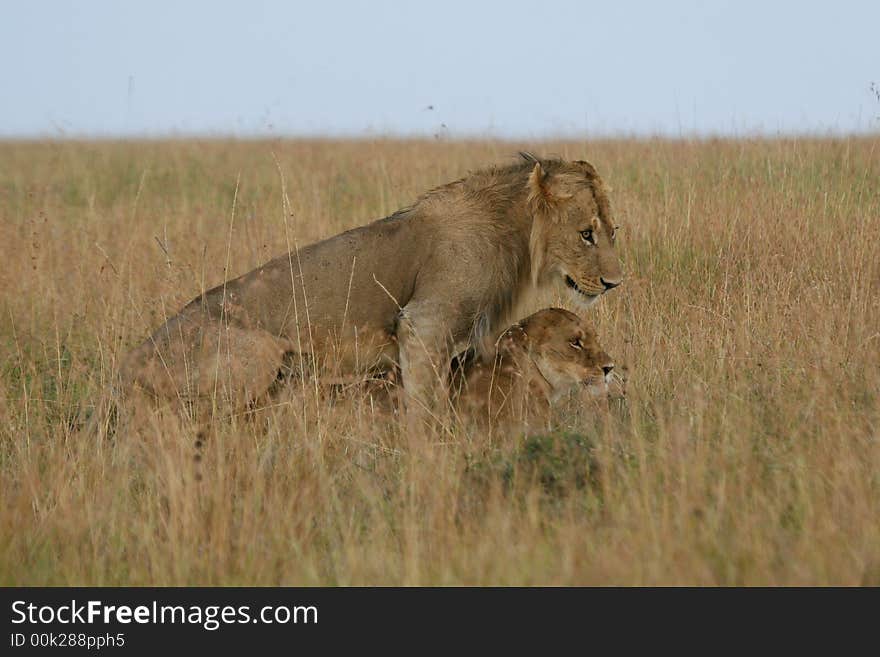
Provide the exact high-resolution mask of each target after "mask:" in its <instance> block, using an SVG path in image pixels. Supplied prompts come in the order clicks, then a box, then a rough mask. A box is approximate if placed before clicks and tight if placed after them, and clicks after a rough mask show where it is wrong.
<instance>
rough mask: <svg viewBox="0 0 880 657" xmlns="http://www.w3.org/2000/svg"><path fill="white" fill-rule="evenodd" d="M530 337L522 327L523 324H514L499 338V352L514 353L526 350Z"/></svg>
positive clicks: (497, 347)
mask: <svg viewBox="0 0 880 657" xmlns="http://www.w3.org/2000/svg"><path fill="white" fill-rule="evenodd" d="M528 342H529V336H528V334H527V333H526V332H525V330H524V329H523V327H522V324H514V325H513V326H511V327H510V328H509V329H507V330H506V331H505V332H504V333H502V334H501V337H500V338H498V344H497V345H496V349H497V351H499V352H501V351H506V352H508V353H510V352H514V351H522V350H525V348H526V345H528Z"/></svg>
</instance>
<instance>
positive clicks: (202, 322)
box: [121, 154, 623, 408]
mask: <svg viewBox="0 0 880 657" xmlns="http://www.w3.org/2000/svg"><path fill="white" fill-rule="evenodd" d="M614 239H615V226H614V223H613V220H612V216H611V209H610V206H609V202H608V197H607V195H606V192H605V187H604V186H603V183H602V180H601V178H600V177H599V175H598V173H597V172H596V170H595V169H594V168H593V166H592V165H591V164H589V163H587V162H583V161H574V162H568V161H563V160H559V159H545V160H539V159H538V158H536V157H534V156H532V155H529V154H523V158H522V161H520V162H518V163H517V164H513V165H510V166H505V167H498V168H489V169H485V170H481V171H477V172H475V173H472V174H471V175H469V176H467V177H465V178H462V179H461V180H458V181H455V182H452V183H449V184H447V185H444V186H442V187H439V188H437V189H434V190H432V191H429V192H427V193H426V194H424V195H423V196H422V197H421V198H419V199H418V200H417V201H416V202H415V203H414V204H413V205H412V206H410V207H407V208H404V209H402V210H399V211H397V212H395V213H394V214H392V215H391V216H389V217H387V218H385V219H380V220H378V221H375V222H373V223H370V224H368V225H366V226H363V227H361V228H356V229H353V230H349V231H347V232H345V233H342V234H340V235H337V236H336V237H332V238H329V239H326V240H323V241H321V242H318V243H316V244H312V245H310V246H306V247H304V248H301V249H299V250H298V251H294V252H292V253H288V254H285V255H283V256H280V257H278V258H275V259H274V260H271V261H270V262H268V263H266V264H265V265H263V266H261V267H258V268H257V269H255V270H253V271H251V272H248V273H246V274H244V275H243V276H240V277H238V278H236V279H233V280H230V281H227V282H225V283H223V284H222V285H219V286H217V287H215V288H213V289H211V290H209V291H208V292H205V293H204V294H203V295H201V296H199V297H198V298H196V299H194V300H193V301H191V302H190V303H189V304H187V305H186V306H185V307H184V308H183V309H182V310H181V311H180V312H179V313H178V314H177V315H175V316H174V317H172V318H171V319H169V320H168V321H167V322H166V323H165V324H164V325H163V326H161V327H160V328H159V329H158V330H156V332H155V333H153V334H152V335H151V336H150V337H149V338H148V339H147V340H146V341H145V342H144V343H143V344H142V345H141V346H139V347H137V348H136V349H134V350H133V351H132V352H131V354H129V356H128V357H127V358H126V359H125V361H124V363H123V367H122V370H121V378H122V382H123V385H124V386H125V387H129V388H130V387H136V388H138V389H140V390H142V391H144V392H147V393H148V394H149V395H152V396H154V397H158V398H165V399H170V400H182V401H184V402H186V403H187V404H188V405H190V406H192V405H196V406H198V404H199V403H200V402H204V401H205V400H209V401H210V402H211V403H212V404H216V403H217V402H218V401H219V402H225V403H228V404H231V405H232V406H234V407H240V406H242V405H244V404H247V403H250V402H252V401H253V400H255V399H257V398H258V397H260V396H261V395H263V394H264V393H265V392H266V391H267V390H268V389H269V388H270V386H272V385H273V382H274V381H275V380H276V377H277V376H278V374H279V372H281V371H283V370H284V369H285V367H287V368H288V369H292V370H293V371H294V372H296V371H298V370H299V369H300V368H305V367H306V366H308V367H309V368H310V369H312V371H318V372H320V371H322V370H324V371H326V370H327V369H329V368H332V369H333V370H334V371H335V372H336V373H342V374H345V373H353V372H357V371H365V370H371V369H376V368H380V369H381V368H384V367H387V366H389V364H390V362H391V361H393V360H395V359H396V358H398V353H399V362H400V366H401V371H402V379H403V385H404V389H405V390H406V392H407V393H408V397H409V399H408V403H409V404H410V405H411V407H412V408H416V407H423V406H425V405H428V406H430V405H432V404H433V403H435V402H436V401H437V400H438V399H439V398H440V397H438V391H439V390H441V388H440V384H441V383H442V380H443V376H444V374H445V371H446V368H445V366H444V367H439V365H440V364H444V365H445V364H446V363H448V362H450V360H451V356H452V354H453V353H454V352H453V350H454V349H455V348H456V346H460V345H468V344H471V345H477V346H478V347H479V343H481V342H483V341H484V339H485V338H491V337H492V336H494V334H495V332H496V331H497V330H498V329H497V328H496V325H497V324H498V323H499V320H500V319H501V318H502V317H503V316H504V315H505V313H506V312H507V311H508V309H509V308H511V307H512V306H513V305H514V304H515V303H516V302H517V300H518V299H519V298H520V296H521V295H522V294H523V292H524V291H525V290H526V288H527V287H528V286H529V285H531V284H534V285H538V286H544V285H548V284H550V283H553V282H559V283H561V284H563V285H565V286H566V288H567V289H568V290H569V291H570V292H571V294H572V295H573V297H574V298H575V300H576V301H577V302H579V303H581V304H583V305H584V306H588V305H590V304H591V303H593V302H594V301H596V299H597V298H598V297H599V296H600V295H601V294H603V293H604V292H606V291H608V290H610V289H612V288H613V287H616V286H617V285H618V284H619V283H620V282H621V281H622V279H623V276H622V272H621V267H620V263H619V261H618V257H617V254H616V253H615V248H614ZM398 347H399V352H398ZM443 398H445V394H443ZM413 402H414V403H413Z"/></svg>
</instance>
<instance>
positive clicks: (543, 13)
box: [0, 0, 880, 138]
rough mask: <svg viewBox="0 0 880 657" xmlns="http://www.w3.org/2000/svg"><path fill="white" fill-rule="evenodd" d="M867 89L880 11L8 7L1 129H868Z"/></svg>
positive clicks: (680, 6) (311, 4)
mask: <svg viewBox="0 0 880 657" xmlns="http://www.w3.org/2000/svg"><path fill="white" fill-rule="evenodd" d="M872 82H876V83H878V84H880V0H863V1H861V2H855V1H851V0H839V1H835V2H829V1H827V0H826V1H823V2H813V1H811V0H805V1H803V2H788V1H786V2H772V0H764V1H752V0H741V1H739V2H720V1H719V2H711V1H707V2H690V1H688V2H684V1H682V2H675V1H670V2H647V1H645V2H635V1H631V0H623V1H617V0H605V1H604V2H601V3H600V2H553V1H552V0H547V1H542V0H531V1H525V2H520V1H518V0H505V1H495V2H478V1H477V0H472V1H471V2H467V1H458V0H443V1H440V0H435V1H434V2H418V1H414V2H404V1H403V0H397V1H395V2H391V1H386V0H371V1H369V2H353V1H352V2H332V1H329V0H324V1H321V0H311V1H308V2H269V1H246V0H240V1H238V2H230V1H227V0H215V1H213V2H185V1H184V0H178V1H176V2H169V1H166V0H150V1H149V2H147V1H142V2H124V1H122V0H116V1H97V0H95V1H90V0H79V1H73V0H70V1H61V0H56V1H43V0H3V5H2V18H0V136H62V135H66V136H91V135H97V136H115V135H138V136H144V135H166V134H179V135H187V134H212V135H218V134H231V135H238V136H247V135H252V134H260V135H266V134H269V135H321V134H330V135H375V134H402V135H412V134H424V135H431V134H434V133H437V132H443V133H445V134H448V135H449V136H451V137H464V136H471V135H492V136H499V137H524V138H537V137H543V136H552V135H561V134H567V135H592V136H600V135H608V134H642V135H644V134H665V135H671V136H678V135H680V134H683V135H691V134H700V135H706V134H733V135H745V134H751V133H753V132H758V131H760V132H763V133H767V134H777V133H779V132H783V133H804V132H819V133H825V132H828V131H834V132H839V133H840V132H856V131H858V132H865V131H874V130H877V129H878V128H880V101H878V99H877V98H876V96H875V95H873V94H872V93H871V91H870V85H871V83H872ZM428 106H433V108H434V109H433V110H429V109H426V108H427V107H428ZM441 124H445V126H446V128H443V127H441Z"/></svg>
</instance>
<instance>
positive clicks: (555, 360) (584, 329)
mask: <svg viewBox="0 0 880 657" xmlns="http://www.w3.org/2000/svg"><path fill="white" fill-rule="evenodd" d="M613 372H614V361H613V360H612V359H611V357H610V356H609V355H608V354H607V353H606V352H605V350H604V349H602V347H601V346H600V345H599V342H598V339H597V337H596V331H595V329H594V328H593V327H592V325H591V324H590V323H589V322H588V321H586V320H585V319H582V318H581V317H578V316H577V315H575V314H574V313H572V312H569V311H567V310H563V309H562V308H545V309H543V310H539V311H538V312H536V313H533V314H532V315H529V316H528V317H526V318H525V319H523V320H521V321H519V322H517V323H516V324H514V325H513V326H511V327H510V328H508V329H507V330H506V331H505V332H504V333H502V335H501V337H500V338H499V339H498V343H497V346H496V350H495V354H494V355H493V356H492V357H491V358H485V357H482V358H481V357H479V356H477V355H474V356H472V357H471V358H464V359H463V360H460V362H458V363H456V364H454V366H453V375H452V396H453V403H454V405H455V407H456V408H457V410H458V411H459V414H460V415H461V416H462V418H463V419H474V420H476V421H478V422H479V423H480V424H483V425H488V426H490V427H492V426H498V425H499V424H506V423H509V422H511V421H516V422H523V423H525V424H531V423H532V422H534V421H542V422H546V419H547V417H548V412H549V410H550V407H551V405H552V404H553V403H554V402H556V401H557V400H559V398H560V397H562V396H563V395H565V394H567V393H569V392H571V391H573V390H582V391H584V392H586V394H588V395H591V396H593V397H596V398H604V397H607V396H608V394H609V383H611V382H612V381H613V378H612V377H613Z"/></svg>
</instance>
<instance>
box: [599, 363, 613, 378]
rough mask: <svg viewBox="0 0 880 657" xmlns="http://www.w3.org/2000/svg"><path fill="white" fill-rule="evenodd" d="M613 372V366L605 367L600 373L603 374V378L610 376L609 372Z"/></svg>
mask: <svg viewBox="0 0 880 657" xmlns="http://www.w3.org/2000/svg"><path fill="white" fill-rule="evenodd" d="M613 370H614V365H605V366H603V367H602V371H603V372H605V376H608V375H609V374H611V372H612V371H613Z"/></svg>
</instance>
